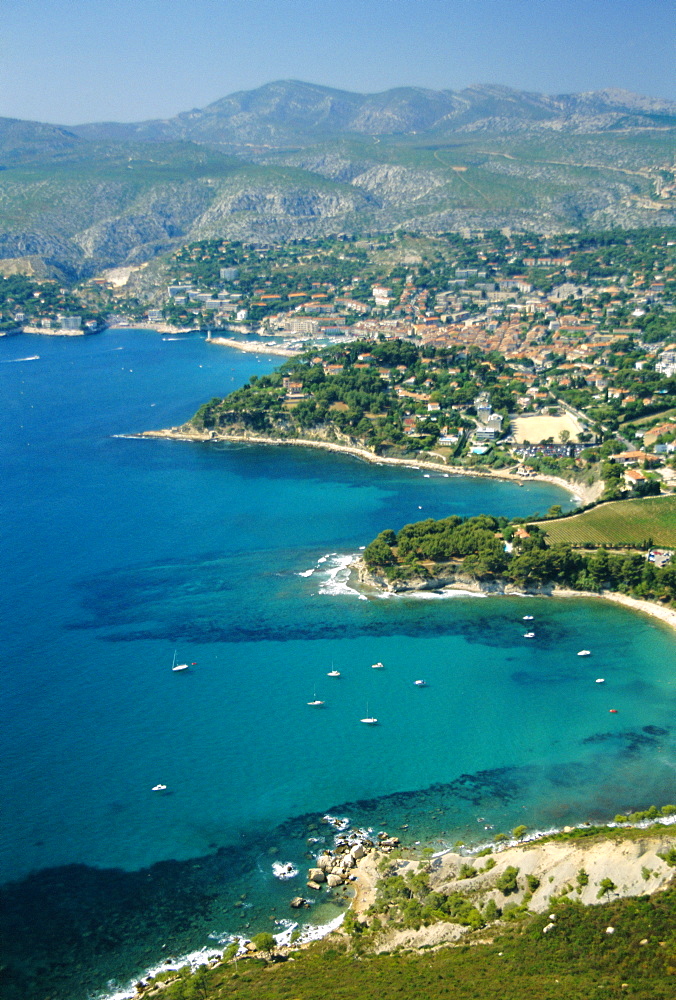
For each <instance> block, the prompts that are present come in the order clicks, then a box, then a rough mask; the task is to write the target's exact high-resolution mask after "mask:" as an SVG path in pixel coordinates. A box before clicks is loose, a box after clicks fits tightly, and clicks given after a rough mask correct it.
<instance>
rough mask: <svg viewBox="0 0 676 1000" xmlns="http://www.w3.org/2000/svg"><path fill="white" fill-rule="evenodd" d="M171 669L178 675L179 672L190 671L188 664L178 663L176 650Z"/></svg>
mask: <svg viewBox="0 0 676 1000" xmlns="http://www.w3.org/2000/svg"><path fill="white" fill-rule="evenodd" d="M171 669H172V670H173V671H174V673H178V671H179V670H188V664H187V663H177V662H176V650H174V662H173V663H172V665H171Z"/></svg>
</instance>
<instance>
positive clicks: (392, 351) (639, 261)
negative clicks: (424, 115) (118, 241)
mask: <svg viewBox="0 0 676 1000" xmlns="http://www.w3.org/2000/svg"><path fill="white" fill-rule="evenodd" d="M675 261H676V229H670V228H663V229H643V230H613V231H602V232H597V233H565V234H558V235H549V236H544V235H537V234H534V233H516V232H511V231H510V230H508V229H505V230H502V231H498V230H493V231H488V232H477V233H469V232H465V233H446V234H441V235H425V234H416V233H409V232H398V233H395V234H380V235H370V236H363V237H358V236H348V235H341V236H335V237H327V238H325V239H323V240H307V239H304V240H298V241H291V242H287V243H284V244H280V245H252V244H246V243H241V242H230V241H224V240H220V239H218V240H207V241H201V242H199V243H193V244H190V245H187V246H183V247H180V248H179V249H177V250H176V251H174V252H173V253H171V254H169V255H167V256H165V257H164V258H161V259H159V260H155V261H152V262H149V263H145V264H140V265H135V266H133V267H125V268H116V269H114V270H112V271H109V272H103V273H102V274H101V275H99V276H97V277H96V278H94V279H90V280H88V281H86V282H82V283H80V284H79V285H75V286H73V287H70V288H67V287H62V286H60V282H59V280H58V277H55V276H52V275H50V274H49V271H48V270H47V271H46V272H45V273H43V274H42V275H40V274H39V273H38V274H36V273H35V271H34V270H33V271H31V269H30V268H29V269H28V270H26V269H24V272H23V273H21V267H20V266H17V264H18V265H20V264H21V262H20V261H19V262H17V261H12V262H6V261H5V262H3V261H0V272H2V273H4V275H5V278H4V281H0V309H1V310H2V315H1V316H0V327H1V328H2V332H4V333H6V334H9V333H13V332H19V331H21V330H23V331H25V332H35V333H37V332H40V333H46V334H52V335H53V334H71V335H72V334H81V333H86V332H96V331H97V330H100V329H102V328H103V326H104V325H106V324H108V325H128V326H140V327H147V328H150V329H157V330H158V331H164V332H175V333H186V334H187V333H189V332H198V331H199V332H201V333H204V334H205V335H206V336H207V337H208V339H211V340H213V341H214V343H215V345H217V344H218V343H224V344H228V345H232V346H237V347H240V348H244V349H249V350H256V351H259V352H265V351H269V352H271V353H279V354H281V355H284V356H287V357H288V358H289V361H288V362H287V364H286V366H285V368H284V369H283V371H282V372H281V373H280V376H279V378H277V377H276V376H270V377H268V380H267V381H268V383H269V384H268V385H267V389H265V380H262V381H261V382H259V384H258V386H257V405H260V404H261V400H263V401H264V402H263V409H264V410H266V411H267V413H268V415H270V414H271V413H272V412H273V411H274V412H275V413H276V415H277V417H279V416H280V415H281V414H283V416H284V419H285V420H286V421H291V422H292V423H293V424H295V425H296V426H297V427H303V428H305V429H307V428H308V427H310V426H311V425H312V424H313V423H316V422H317V421H319V422H320V423H321V422H322V421H324V420H325V419H326V417H327V413H329V411H330V416H329V419H330V421H331V423H332V424H333V425H334V426H335V427H336V429H337V431H338V432H341V433H343V434H348V435H351V436H352V438H353V439H354V440H355V441H359V442H361V443H363V444H365V445H366V446H367V447H369V448H372V449H373V450H375V451H376V452H377V453H379V454H395V455H402V454H416V453H426V454H428V455H430V457H432V458H435V457H436V458H437V459H438V460H440V461H443V462H446V463H449V462H452V463H453V464H454V465H461V466H468V467H470V468H476V467H486V468H493V469H504V468H507V467H514V465H515V462H516V463H518V464H517V469H518V471H519V473H520V474H521V475H523V476H527V475H529V474H533V473H550V474H558V475H562V476H564V477H566V478H568V479H569V480H574V481H579V482H580V483H584V482H587V483H589V482H591V481H593V480H594V478H598V476H599V474H600V473H599V470H600V468H601V464H602V463H603V462H604V461H606V460H607V459H608V458H609V457H611V456H613V463H614V464H615V465H618V466H621V467H622V469H623V474H622V477H621V480H620V479H618V478H617V476H615V477H614V478H613V477H611V479H610V481H607V482H606V492H608V491H610V493H611V494H612V493H613V491H614V492H615V493H618V492H622V491H626V490H631V491H632V492H633V493H634V494H636V495H646V494H648V493H651V492H655V491H657V492H659V490H660V489H668V488H671V487H672V486H674V485H676V470H675V469H674V467H673V466H674V464H675V463H674V452H675V450H676V304H675V302H676V296H675V292H676V273H675V271H674V263H675ZM17 271H18V272H19V273H17ZM388 345H389V347H388ZM215 349H217V346H215ZM402 351H403V353H402ZM320 383H322V384H320ZM264 389H265V392H261V390H264ZM232 398H233V397H229V399H230V400H232ZM236 398H237V396H235V399H236ZM250 402H251V400H250V399H249V398H248V397H245V398H244V399H242V400H240V401H239V404H238V405H240V409H242V408H243V409H246V407H247V406H248V405H249V403H250ZM210 414H211V417H212V418H213V412H212V411H208V412H207V422H208V419H209V415H210ZM256 419H260V414H259V416H258V418H256Z"/></svg>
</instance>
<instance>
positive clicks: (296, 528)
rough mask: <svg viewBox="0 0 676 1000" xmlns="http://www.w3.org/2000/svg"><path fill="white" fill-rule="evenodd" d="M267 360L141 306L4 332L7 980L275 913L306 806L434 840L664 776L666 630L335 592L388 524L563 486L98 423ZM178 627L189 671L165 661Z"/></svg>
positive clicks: (123, 971) (577, 614) (315, 820)
mask: <svg viewBox="0 0 676 1000" xmlns="http://www.w3.org/2000/svg"><path fill="white" fill-rule="evenodd" d="M33 354H38V355H40V358H39V360H37V361H15V360H14V359H17V358H22V357H27V356H30V355H33ZM277 363H278V360H277V359H274V358H270V357H265V356H263V355H261V357H260V358H256V357H255V356H252V355H246V354H239V353H237V352H233V351H230V350H228V349H225V348H222V347H218V346H216V345H209V344H206V343H205V342H204V341H203V340H201V339H200V338H197V337H194V338H186V339H182V340H177V341H163V340H162V339H161V338H160V337H159V336H158V335H157V334H153V333H148V332H139V331H133V332H132V331H108V332H106V333H104V334H102V335H100V336H97V337H90V338H68V339H53V338H41V337H25V336H24V337H21V338H13V339H4V340H0V392H1V393H2V401H3V406H2V409H1V412H0V420H1V421H2V435H1V436H0V467H1V468H2V471H3V490H2V494H1V499H0V503H1V504H2V521H1V523H2V541H1V542H0V546H1V548H0V556H1V557H2V565H3V568H4V574H3V584H2V603H1V605H0V635H2V644H3V657H2V659H3V666H4V669H3V671H2V676H3V684H2V709H1V711H2V717H1V718H0V750H1V753H2V761H3V768H2V775H1V777H0V802H1V803H2V806H3V822H2V828H1V831H0V865H1V875H0V880H1V881H2V882H6V883H7V886H6V888H5V899H4V900H3V902H4V903H5V907H4V913H5V918H4V919H5V920H6V921H7V923H6V924H5V925H3V930H4V931H5V932H6V933H3V934H2V935H0V938H1V939H3V940H4V941H5V945H4V947H3V953H2V955H0V962H7V963H8V964H9V966H10V969H9V972H8V973H6V974H5V975H6V984H5V992H4V993H3V996H6V997H7V998H8V1000H13V998H14V997H15V996H16V997H19V996H21V997H22V998H32V997H36V998H37V997H43V996H45V995H48V994H49V995H51V996H54V997H64V998H65V997H77V998H78V1000H79V998H81V997H82V998H83V997H85V996H87V995H89V994H90V993H96V992H97V991H100V990H103V991H105V990H106V989H112V986H113V981H116V982H118V983H124V982H126V981H127V980H128V979H129V978H130V977H131V976H132V975H138V974H139V973H140V972H141V971H142V970H143V969H144V968H147V967H148V966H150V965H152V964H153V963H154V962H157V961H158V960H161V959H162V957H163V956H165V955H167V954H168V953H171V954H177V953H184V952H186V951H188V950H190V949H197V948H200V947H203V946H204V945H205V944H208V943H209V942H211V943H213V942H214V940H217V939H218V936H219V935H222V934H226V933H228V932H245V933H254V932H255V931H256V930H259V929H262V928H265V929H268V928H269V927H271V926H273V925H272V924H271V918H277V919H287V918H289V917H290V915H291V911H290V910H289V909H288V900H289V898H290V897H291V896H292V895H296V894H297V893H299V892H300V893H302V890H303V887H304V879H303V877H302V874H303V873H302V870H301V875H300V876H299V877H298V878H296V879H293V880H290V881H288V882H280V881H279V880H277V879H275V878H274V877H273V875H272V867H271V866H272V863H273V862H274V861H275V860H282V861H293V862H295V863H296V864H297V865H298V867H300V868H301V869H302V866H306V865H307V860H308V859H307V857H306V853H307V852H308V848H310V849H312V845H308V843H307V840H308V837H310V838H314V837H320V838H321V837H328V835H329V831H328V828H327V827H326V825H325V824H322V822H321V819H320V818H319V817H321V815H322V813H323V812H325V811H326V810H333V809H338V810H339V811H340V813H341V814H346V815H349V816H350V818H351V819H352V820H353V821H354V822H356V823H364V824H368V825H374V826H376V827H377V828H381V827H384V826H387V828H388V829H392V830H395V829H397V830H399V828H400V827H405V828H406V829H405V830H404V831H402V836H403V837H404V838H408V839H409V841H415V840H429V841H431V842H432V843H435V844H436V843H439V844H443V843H453V842H454V841H455V840H456V839H458V838H462V839H465V840H467V841H478V840H480V839H483V838H487V837H490V836H491V832H490V829H489V830H486V829H485V828H487V827H488V828H493V830H495V831H497V830H500V829H503V830H509V829H510V828H511V827H513V826H514V825H516V824H518V823H526V824H527V825H529V826H532V827H548V826H551V825H559V824H561V823H566V822H578V821H581V820H584V819H587V818H591V819H595V818H607V817H608V816H612V815H613V814H614V813H615V812H618V811H620V810H622V811H624V810H626V809H630V808H639V807H641V806H645V805H649V804H650V803H651V802H653V801H655V802H658V803H664V802H667V801H673V799H674V798H675V797H676V790H675V789H674V765H675V763H676V752H675V746H674V736H673V728H672V726H673V722H672V720H673V714H674V707H675V704H676V691H675V689H674V682H673V666H674V640H673V636H672V634H671V633H670V632H669V631H668V630H666V629H665V628H664V627H662V626H661V625H659V624H658V623H655V622H653V621H651V620H649V619H646V618H644V617H643V616H639V615H635V614H633V613H629V612H627V611H625V610H624V609H621V608H617V607H615V606H603V605H601V603H600V602H588V601H581V600H573V601H561V600H559V601H554V600H539V601H538V600H526V599H518V598H513V599H506V598H487V599H481V598H462V597H453V598H450V599H444V600H439V599H435V598H433V597H432V598H419V597H418V598H408V599H402V598H394V599H382V598H372V599H369V600H359V599H358V595H357V594H356V592H355V591H353V590H352V589H351V587H350V584H349V581H348V579H347V573H346V572H345V571H344V570H343V569H341V567H342V565H343V564H344V562H345V559H346V557H347V556H349V555H350V554H351V553H354V552H355V551H356V550H357V549H358V548H359V546H363V545H365V544H366V543H367V542H369V541H370V540H371V539H372V538H373V536H374V535H375V534H376V533H377V532H378V531H380V530H382V529H383V528H385V527H392V528H395V529H397V528H398V527H400V526H401V525H402V524H405V523H407V522H409V521H413V520H418V519H420V518H421V517H428V516H429V517H441V516H445V515H447V514H450V513H459V514H461V515H471V514H475V513H480V512H487V513H496V514H497V513H504V514H507V515H517V514H520V515H526V514H530V513H533V512H534V511H535V510H541V511H542V510H546V509H547V508H548V507H549V506H550V505H551V504H552V503H560V502H564V503H565V502H566V500H565V495H564V494H562V492H561V491H560V490H558V489H557V488H555V487H551V486H549V485H547V484H528V485H527V486H525V487H523V488H518V487H515V486H514V485H513V484H511V483H502V482H499V481H486V480H479V479H472V478H466V479H461V478H444V477H443V476H441V475H436V474H432V475H430V477H429V478H426V477H425V476H424V475H423V473H422V472H421V471H415V470H407V469H391V468H388V467H381V466H376V465H367V464H365V463H361V462H358V461H355V460H353V459H351V458H348V457H343V456H336V455H331V454H328V453H321V452H317V451H310V450H305V449H294V448H264V447H253V446H236V445H231V446H224V445H199V444H196V445H192V444H185V443H179V442H172V441H152V440H137V439H128V438H124V437H114V436H113V435H116V434H129V433H134V432H136V431H139V430H142V429H147V428H151V427H163V426H168V425H173V424H177V423H181V422H183V421H184V420H185V419H187V418H188V417H189V416H190V415H191V414H192V413H193V412H194V411H195V410H196V409H197V407H198V406H199V404H200V403H201V402H203V401H204V400H206V399H209V398H210V397H211V396H213V395H223V394H224V393H225V392H227V391H229V390H230V389H232V388H235V387H236V386H238V385H241V384H242V383H243V382H244V381H245V380H246V378H247V377H248V376H249V375H250V374H251V373H253V372H256V373H263V372H265V371H269V370H271V369H272V368H273V367H275V365H276V364H277ZM528 613H531V614H534V615H535V622H534V625H533V630H534V631H535V633H536V634H535V638H534V639H524V636H523V634H524V632H525V631H527V630H528V629H527V628H526V627H525V626H524V623H523V622H522V617H523V615H524V614H528ZM583 647H585V648H588V649H591V650H592V652H593V655H592V657H589V658H578V657H577V656H576V652H577V651H578V650H579V649H581V648H583ZM174 649H177V651H178V655H179V658H180V659H181V660H182V661H184V660H185V661H188V662H189V663H191V664H192V663H193V662H194V663H195V666H194V667H192V668H191V670H189V671H187V672H185V673H182V674H176V673H172V671H171V669H170V668H171V663H172V657H173V653H174ZM377 660H381V661H383V662H384V663H385V669H384V670H382V671H373V670H371V668H370V664H371V663H373V662H374V661H377ZM332 665H333V666H334V667H335V668H336V669H338V670H340V671H341V677H340V678H339V679H329V678H327V677H326V673H327V671H328V670H330V669H331V666H332ZM597 676H603V677H605V678H606V683H605V684H604V685H596V684H595V683H594V680H595V678H596V677H597ZM417 678H424V679H425V680H426V681H427V682H428V686H427V687H426V688H417V687H415V686H414V685H413V681H414V680H415V679H417ZM315 694H316V697H317V698H320V699H323V700H325V703H326V704H325V706H324V707H323V708H321V709H311V708H309V707H308V706H307V702H308V701H311V700H312V699H313V697H314V696H315ZM610 708H616V709H617V714H609V709H610ZM367 710H368V712H369V713H370V714H374V715H377V716H378V718H379V719H380V725H379V726H378V727H374V728H370V727H366V726H362V725H360V723H359V719H360V718H361V717H362V716H363V715H365V714H366V712H367ZM157 783H162V784H166V785H167V792H166V793H165V794H156V793H153V792H152V791H151V789H152V787H153V785H155V784H157ZM243 896H244V898H243V899H242V897H243ZM339 905H340V901H339V900H335V901H333V902H332V903H330V902H329V903H327V902H324V901H319V900H318V901H317V902H316V905H315V906H314V907H313V909H312V910H311V911H310V912H309V913H307V914H306V917H305V919H309V920H311V921H312V922H319V921H321V920H322V919H328V918H330V917H331V916H333V915H335V913H336V912H338V909H337V908H338V907H339ZM2 919H3V918H2V917H0V920H2ZM210 933H211V934H213V935H214V937H212V938H209V937H208V935H209V934H210ZM0 947H2V946H0ZM78 966H79V968H78ZM7 984H8V985H7Z"/></svg>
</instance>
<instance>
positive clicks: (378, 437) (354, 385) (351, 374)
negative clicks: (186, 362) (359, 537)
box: [192, 340, 511, 454]
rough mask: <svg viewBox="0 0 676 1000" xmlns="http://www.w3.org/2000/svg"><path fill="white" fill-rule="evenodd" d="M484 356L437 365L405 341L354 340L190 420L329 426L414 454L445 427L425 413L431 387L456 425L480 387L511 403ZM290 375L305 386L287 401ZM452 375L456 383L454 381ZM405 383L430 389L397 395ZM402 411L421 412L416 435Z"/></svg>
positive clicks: (293, 364)
mask: <svg viewBox="0 0 676 1000" xmlns="http://www.w3.org/2000/svg"><path fill="white" fill-rule="evenodd" d="M432 353H434V352H432ZM458 353H460V352H458ZM361 354H367V355H368V360H367V361H365V362H361V363H360V362H359V360H358V359H359V356H360V355H361ZM456 360H457V363H458V364H459V365H461V366H462V370H461V372H460V374H459V375H457V374H456V375H454V376H453V378H451V376H450V375H449V373H448V370H447V366H448V364H449V362H451V361H454V362H455V361H456ZM482 362H483V355H482V354H481V353H480V352H475V353H474V354H470V355H469V356H468V357H462V358H458V359H456V357H455V353H454V352H453V351H449V352H442V353H440V354H438V355H436V359H435V365H430V364H425V363H423V361H422V352H421V351H420V349H419V348H417V347H415V346H414V345H413V344H410V343H407V342H405V341H401V340H397V341H389V342H385V343H381V344H375V345H374V344H372V343H369V342H362V341H356V342H354V343H352V344H350V345H348V346H347V347H342V346H341V347H336V348H332V349H327V350H324V351H322V353H321V358H315V357H314V356H312V355H305V356H303V357H302V358H299V359H296V358H294V359H291V360H289V361H288V362H287V363H286V364H284V365H282V366H281V368H280V369H279V371H277V372H275V373H273V374H271V375H266V376H263V377H262V378H257V377H256V376H253V377H252V378H251V379H250V380H249V383H248V385H246V386H244V387H243V388H242V389H238V390H236V391H235V392H233V393H231V394H230V395H229V396H226V397H225V399H213V400H211V401H210V402H209V403H205V404H204V405H203V406H201V407H200V409H199V410H198V411H197V413H196V414H195V416H194V417H193V420H192V423H193V425H194V426H195V427H197V428H198V429H199V430H224V431H226V432H227V431H228V430H231V431H233V432H236V431H238V430H239V431H241V430H249V431H256V432H258V433H263V432H265V433H268V434H269V433H273V434H277V435H280V436H282V437H284V436H286V437H292V436H302V435H303V433H304V432H307V431H308V430H310V429H317V428H324V429H328V430H329V431H331V430H333V431H334V433H335V432H338V433H340V434H348V435H350V436H352V437H354V438H355V439H357V440H359V441H360V442H361V443H362V444H364V445H365V446H367V447H370V448H373V449H374V450H375V451H376V452H377V453H379V454H385V453H388V454H389V453H390V452H394V453H401V454H407V453H408V454H412V453H416V452H417V451H419V450H421V449H429V448H431V447H432V446H433V445H435V444H436V442H437V440H438V438H439V435H440V433H441V429H442V424H441V422H440V420H439V418H438V417H436V416H434V417H433V416H432V415H430V414H428V410H427V403H426V401H425V399H426V398H427V395H428V394H429V393H430V392H431V391H432V390H436V391H434V393H433V395H432V398H433V399H435V400H438V401H439V402H440V403H441V404H442V405H443V406H444V412H443V426H445V427H450V428H453V429H454V430H456V431H459V430H462V428H463V427H469V426H471V423H470V422H468V421H466V420H464V419H463V417H462V415H461V414H460V413H458V412H457V411H456V410H452V409H450V407H451V406H452V405H453V404H454V403H461V404H462V405H467V404H470V403H471V402H472V400H473V399H474V397H475V395H476V394H477V393H478V392H479V391H481V390H482V389H488V390H489V391H490V393H491V399H493V400H494V401H495V403H496V405H498V404H500V405H501V406H505V405H506V404H507V405H508V403H509V401H510V396H511V392H510V390H509V388H507V389H505V388H504V387H503V386H499V385H498V384H497V378H496V377H495V375H492V374H491V373H489V374H488V375H486V374H484V369H483V368H482V367H481V364H482ZM499 363H500V362H499ZM325 364H336V365H338V366H340V367H341V369H342V370H340V371H337V372H335V373H331V372H330V371H328V372H327V371H325V370H324V365H325ZM435 366H436V367H438V371H436V372H435V370H434V369H435ZM503 366H504V362H502V363H501V368H502V367H503ZM381 368H385V369H387V370H388V372H389V375H388V377H387V378H384V377H382V376H381V374H380V371H379V369H381ZM399 369H401V370H399ZM285 380H290V381H292V382H296V383H298V384H299V385H300V386H301V387H302V388H301V389H300V390H299V392H298V394H297V396H296V398H295V399H294V400H291V401H289V400H288V399H287V390H286V387H285V385H284V382H285ZM428 380H433V381H434V385H433V386H432V387H430V386H429V385H425V383H426V382H427V381H428ZM451 381H453V382H455V383H458V384H457V385H454V386H451V385H450V383H451ZM404 382H406V388H407V389H408V390H413V391H415V392H417V393H419V394H421V395H425V399H420V400H418V399H415V398H411V397H406V398H399V397H398V396H397V394H396V391H395V390H396V387H397V386H400V385H402V383H404ZM445 407H449V409H446V408H445ZM405 413H413V414H417V415H418V416H419V417H420V420H418V421H417V423H416V427H415V431H416V434H415V437H409V436H407V435H406V434H405V432H404V416H405Z"/></svg>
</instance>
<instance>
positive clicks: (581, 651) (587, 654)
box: [577, 649, 591, 656]
mask: <svg viewBox="0 0 676 1000" xmlns="http://www.w3.org/2000/svg"><path fill="white" fill-rule="evenodd" d="M577 655H578V656H591V653H590V651H589V650H588V649H581V650H580V652H579V653H578V654H577Z"/></svg>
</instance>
